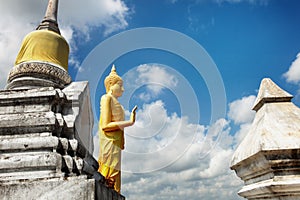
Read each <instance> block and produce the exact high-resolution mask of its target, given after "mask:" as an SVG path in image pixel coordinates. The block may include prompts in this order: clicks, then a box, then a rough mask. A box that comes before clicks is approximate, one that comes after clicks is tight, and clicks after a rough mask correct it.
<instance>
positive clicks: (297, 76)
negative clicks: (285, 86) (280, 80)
mask: <svg viewBox="0 0 300 200" xmlns="http://www.w3.org/2000/svg"><path fill="white" fill-rule="evenodd" d="M283 77H284V78H286V80H287V82H290V83H299V82H300V53H298V54H297V57H296V60H294V61H293V62H292V64H291V66H290V68H289V70H288V71H287V72H286V73H284V74H283Z"/></svg>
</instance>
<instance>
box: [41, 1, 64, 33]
mask: <svg viewBox="0 0 300 200" xmlns="http://www.w3.org/2000/svg"><path fill="white" fill-rule="evenodd" d="M57 10H58V0H49V2H48V6H47V10H46V13H45V17H44V19H43V21H42V22H41V23H40V25H39V26H38V27H37V28H36V30H51V31H54V32H56V33H58V34H60V31H59V28H58V23H57Z"/></svg>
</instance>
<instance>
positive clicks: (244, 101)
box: [228, 95, 256, 124]
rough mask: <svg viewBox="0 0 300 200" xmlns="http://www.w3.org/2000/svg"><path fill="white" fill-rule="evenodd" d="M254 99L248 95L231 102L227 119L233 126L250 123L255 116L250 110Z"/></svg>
mask: <svg viewBox="0 0 300 200" xmlns="http://www.w3.org/2000/svg"><path fill="white" fill-rule="evenodd" d="M255 99H256V97H255V96H254V95H250V96H247V97H243V98H241V99H238V100H235V101H233V102H231V103H230V104H229V111H228V117H229V118H230V119H232V120H233V121H234V123H235V124H242V123H249V122H252V120H253V118H254V116H255V112H254V111H253V110H252V107H253V104H254V102H255Z"/></svg>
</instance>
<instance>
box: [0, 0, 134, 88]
mask: <svg viewBox="0 0 300 200" xmlns="http://www.w3.org/2000/svg"><path fill="white" fill-rule="evenodd" d="M47 2H48V1H46V0H43V1H36V0H26V1H24V0H9V1H7V0H0V3H1V7H0V30H1V31H0V48H1V49H5V51H3V53H1V54H0V73H1V74H2V76H1V77H0V88H4V86H5V85H6V78H7V75H8V73H9V71H10V69H11V68H12V67H13V65H14V60H15V58H16V56H17V53H18V50H19V48H20V45H21V41H22V39H23V38H24V36H25V35H26V34H27V33H29V32H31V31H32V30H34V29H35V28H36V27H37V25H38V24H39V23H40V21H41V20H42V19H43V16H44V13H45V9H46V6H47ZM128 12H129V9H128V7H127V6H126V4H125V3H124V2H123V1H122V0H101V1H99V0H88V1H80V0H64V1H60V2H59V11H58V19H59V26H60V29H61V32H62V34H63V36H64V37H65V38H66V39H67V40H68V42H69V43H70V44H71V58H72V56H73V53H74V51H76V46H75V42H74V41H73V39H74V33H75V32H76V33H77V34H84V36H85V38H89V33H90V30H92V28H94V27H102V28H103V34H106V35H107V34H109V33H112V32H114V31H116V30H120V29H124V28H125V27H126V26H127V25H128V24H127V21H126V16H127V15H128ZM74 60H76V59H75V58H73V61H74Z"/></svg>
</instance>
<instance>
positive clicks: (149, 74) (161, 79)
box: [136, 64, 178, 95]
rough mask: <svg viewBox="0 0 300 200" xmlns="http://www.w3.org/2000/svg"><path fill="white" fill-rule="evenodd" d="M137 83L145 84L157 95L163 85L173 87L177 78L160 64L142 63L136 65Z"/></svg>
mask: <svg viewBox="0 0 300 200" xmlns="http://www.w3.org/2000/svg"><path fill="white" fill-rule="evenodd" d="M137 72H138V78H137V80H136V83H137V84H139V85H142V84H147V88H148V89H149V90H150V91H151V92H152V93H153V94H154V95H158V94H159V93H160V92H161V91H162V90H163V88H164V87H166V88H174V87H176V85H177V82H178V80H177V78H176V77H175V76H174V75H172V74H170V73H168V72H167V71H166V70H165V69H164V68H163V67H162V66H159V65H157V64H143V65H140V66H138V67H137Z"/></svg>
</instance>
